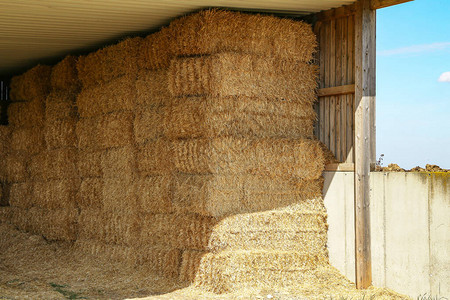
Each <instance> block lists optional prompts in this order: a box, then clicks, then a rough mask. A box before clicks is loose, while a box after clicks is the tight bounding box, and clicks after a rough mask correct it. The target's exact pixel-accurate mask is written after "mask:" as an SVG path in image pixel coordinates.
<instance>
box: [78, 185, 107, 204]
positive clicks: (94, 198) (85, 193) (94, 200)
mask: <svg viewBox="0 0 450 300" xmlns="http://www.w3.org/2000/svg"><path fill="white" fill-rule="evenodd" d="M102 192H103V179H102V178H84V179H82V180H81V184H80V189H79V191H78V194H77V203H78V206H79V207H80V208H81V209H83V210H84V209H100V208H102V206H103V201H102V200H103V196H102Z"/></svg>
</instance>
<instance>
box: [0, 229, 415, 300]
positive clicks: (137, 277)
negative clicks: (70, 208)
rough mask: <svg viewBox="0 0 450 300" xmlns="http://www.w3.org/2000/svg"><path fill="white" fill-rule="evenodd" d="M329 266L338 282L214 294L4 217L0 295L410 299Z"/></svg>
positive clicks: (56, 297) (118, 297) (31, 296)
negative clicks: (361, 283) (362, 287)
mask: <svg viewBox="0 0 450 300" xmlns="http://www.w3.org/2000/svg"><path fill="white" fill-rule="evenodd" d="M321 272H322V273H323V270H322V271H321ZM327 272H329V273H333V274H330V276H329V278H331V277H334V278H336V276H337V277H341V278H340V279H339V280H338V282H339V283H338V284H336V285H333V283H330V282H328V281H327V279H326V278H324V280H323V282H321V283H319V285H318V286H316V287H314V288H313V287H311V289H309V290H308V289H305V288H304V287H302V288H299V287H290V288H286V289H283V290H279V291H273V290H266V289H264V287H261V288H260V289H252V290H244V291H242V290H241V291H236V292H235V293H233V294H224V295H216V294H212V293H208V292H206V291H204V290H202V289H199V288H196V287H193V286H190V287H186V286H182V285H180V284H177V283H176V282H174V281H170V280H168V279H165V278H162V277H159V276H157V275H155V274H153V273H151V272H150V271H149V270H147V269H146V268H145V267H144V266H143V267H139V268H136V267H130V266H127V265H123V264H120V263H113V262H110V261H108V260H106V259H102V258H99V257H93V256H90V255H84V254H80V253H77V252H76V251H74V250H73V247H72V245H71V244H69V243H63V242H48V241H46V240H45V239H44V238H42V237H41V236H37V235H32V234H29V233H25V232H21V231H19V230H17V229H16V228H15V227H14V226H12V225H11V224H9V223H7V222H5V221H1V220H0V299H125V298H135V299H149V298H156V299H330V300H331V299H369V298H372V299H408V298H406V297H403V296H401V295H398V294H396V293H394V292H392V291H390V290H387V289H377V288H370V289H369V290H366V291H357V290H356V289H355V288H354V285H353V284H352V283H351V282H350V281H348V280H346V279H345V278H343V277H342V276H341V275H339V274H338V272H337V271H336V270H335V269H334V268H330V269H329V270H327ZM334 273H335V274H334ZM330 292H331V293H330ZM331 294H333V295H332V296H330V295H331Z"/></svg>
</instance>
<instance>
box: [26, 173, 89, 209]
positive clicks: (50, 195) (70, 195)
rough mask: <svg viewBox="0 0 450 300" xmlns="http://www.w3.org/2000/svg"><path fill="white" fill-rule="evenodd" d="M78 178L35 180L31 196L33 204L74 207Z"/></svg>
mask: <svg viewBox="0 0 450 300" xmlns="http://www.w3.org/2000/svg"><path fill="white" fill-rule="evenodd" d="M79 187H80V180H79V179H55V180H48V181H35V182H34V183H33V189H32V197H33V202H34V205H35V206H38V207H41V208H45V209H50V210H54V209H59V208H66V209H68V208H76V203H77V198H76V195H77V191H78V189H79Z"/></svg>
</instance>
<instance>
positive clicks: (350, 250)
mask: <svg viewBox="0 0 450 300" xmlns="http://www.w3.org/2000/svg"><path fill="white" fill-rule="evenodd" d="M370 176H371V178H370V183H371V208H370V209H371V238H372V272H373V284H374V285H375V286H380V287H388V288H391V289H393V290H395V291H397V292H399V293H403V294H407V295H409V296H411V297H414V298H417V297H418V296H420V295H422V296H423V295H424V294H425V293H426V296H427V297H428V295H430V294H431V295H432V296H433V297H434V296H441V297H447V298H450V256H449V254H450V235H449V232H450V174H449V173H447V174H445V173H394V172H387V173H385V172H373V173H371V175H370ZM353 180H354V179H353V173H352V172H325V185H324V195H325V205H326V207H327V210H328V223H329V232H328V247H329V253H330V261H331V264H332V265H334V266H335V267H336V268H337V269H339V270H340V271H341V272H342V273H343V274H345V275H346V276H347V277H348V278H349V279H351V280H353V281H354V279H355V268H354V264H355V249H354V247H355V243H354V239H355V235H354V233H355V230H354V211H353V203H354V191H353ZM427 299H428V298H427Z"/></svg>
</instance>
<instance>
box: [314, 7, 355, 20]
mask: <svg viewBox="0 0 450 300" xmlns="http://www.w3.org/2000/svg"><path fill="white" fill-rule="evenodd" d="M354 14H355V4H350V5H345V6H341V7H338V8H335V9H328V10H323V11H321V12H319V13H317V20H318V21H321V22H326V21H330V20H335V19H339V18H345V17H348V16H351V15H354Z"/></svg>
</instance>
